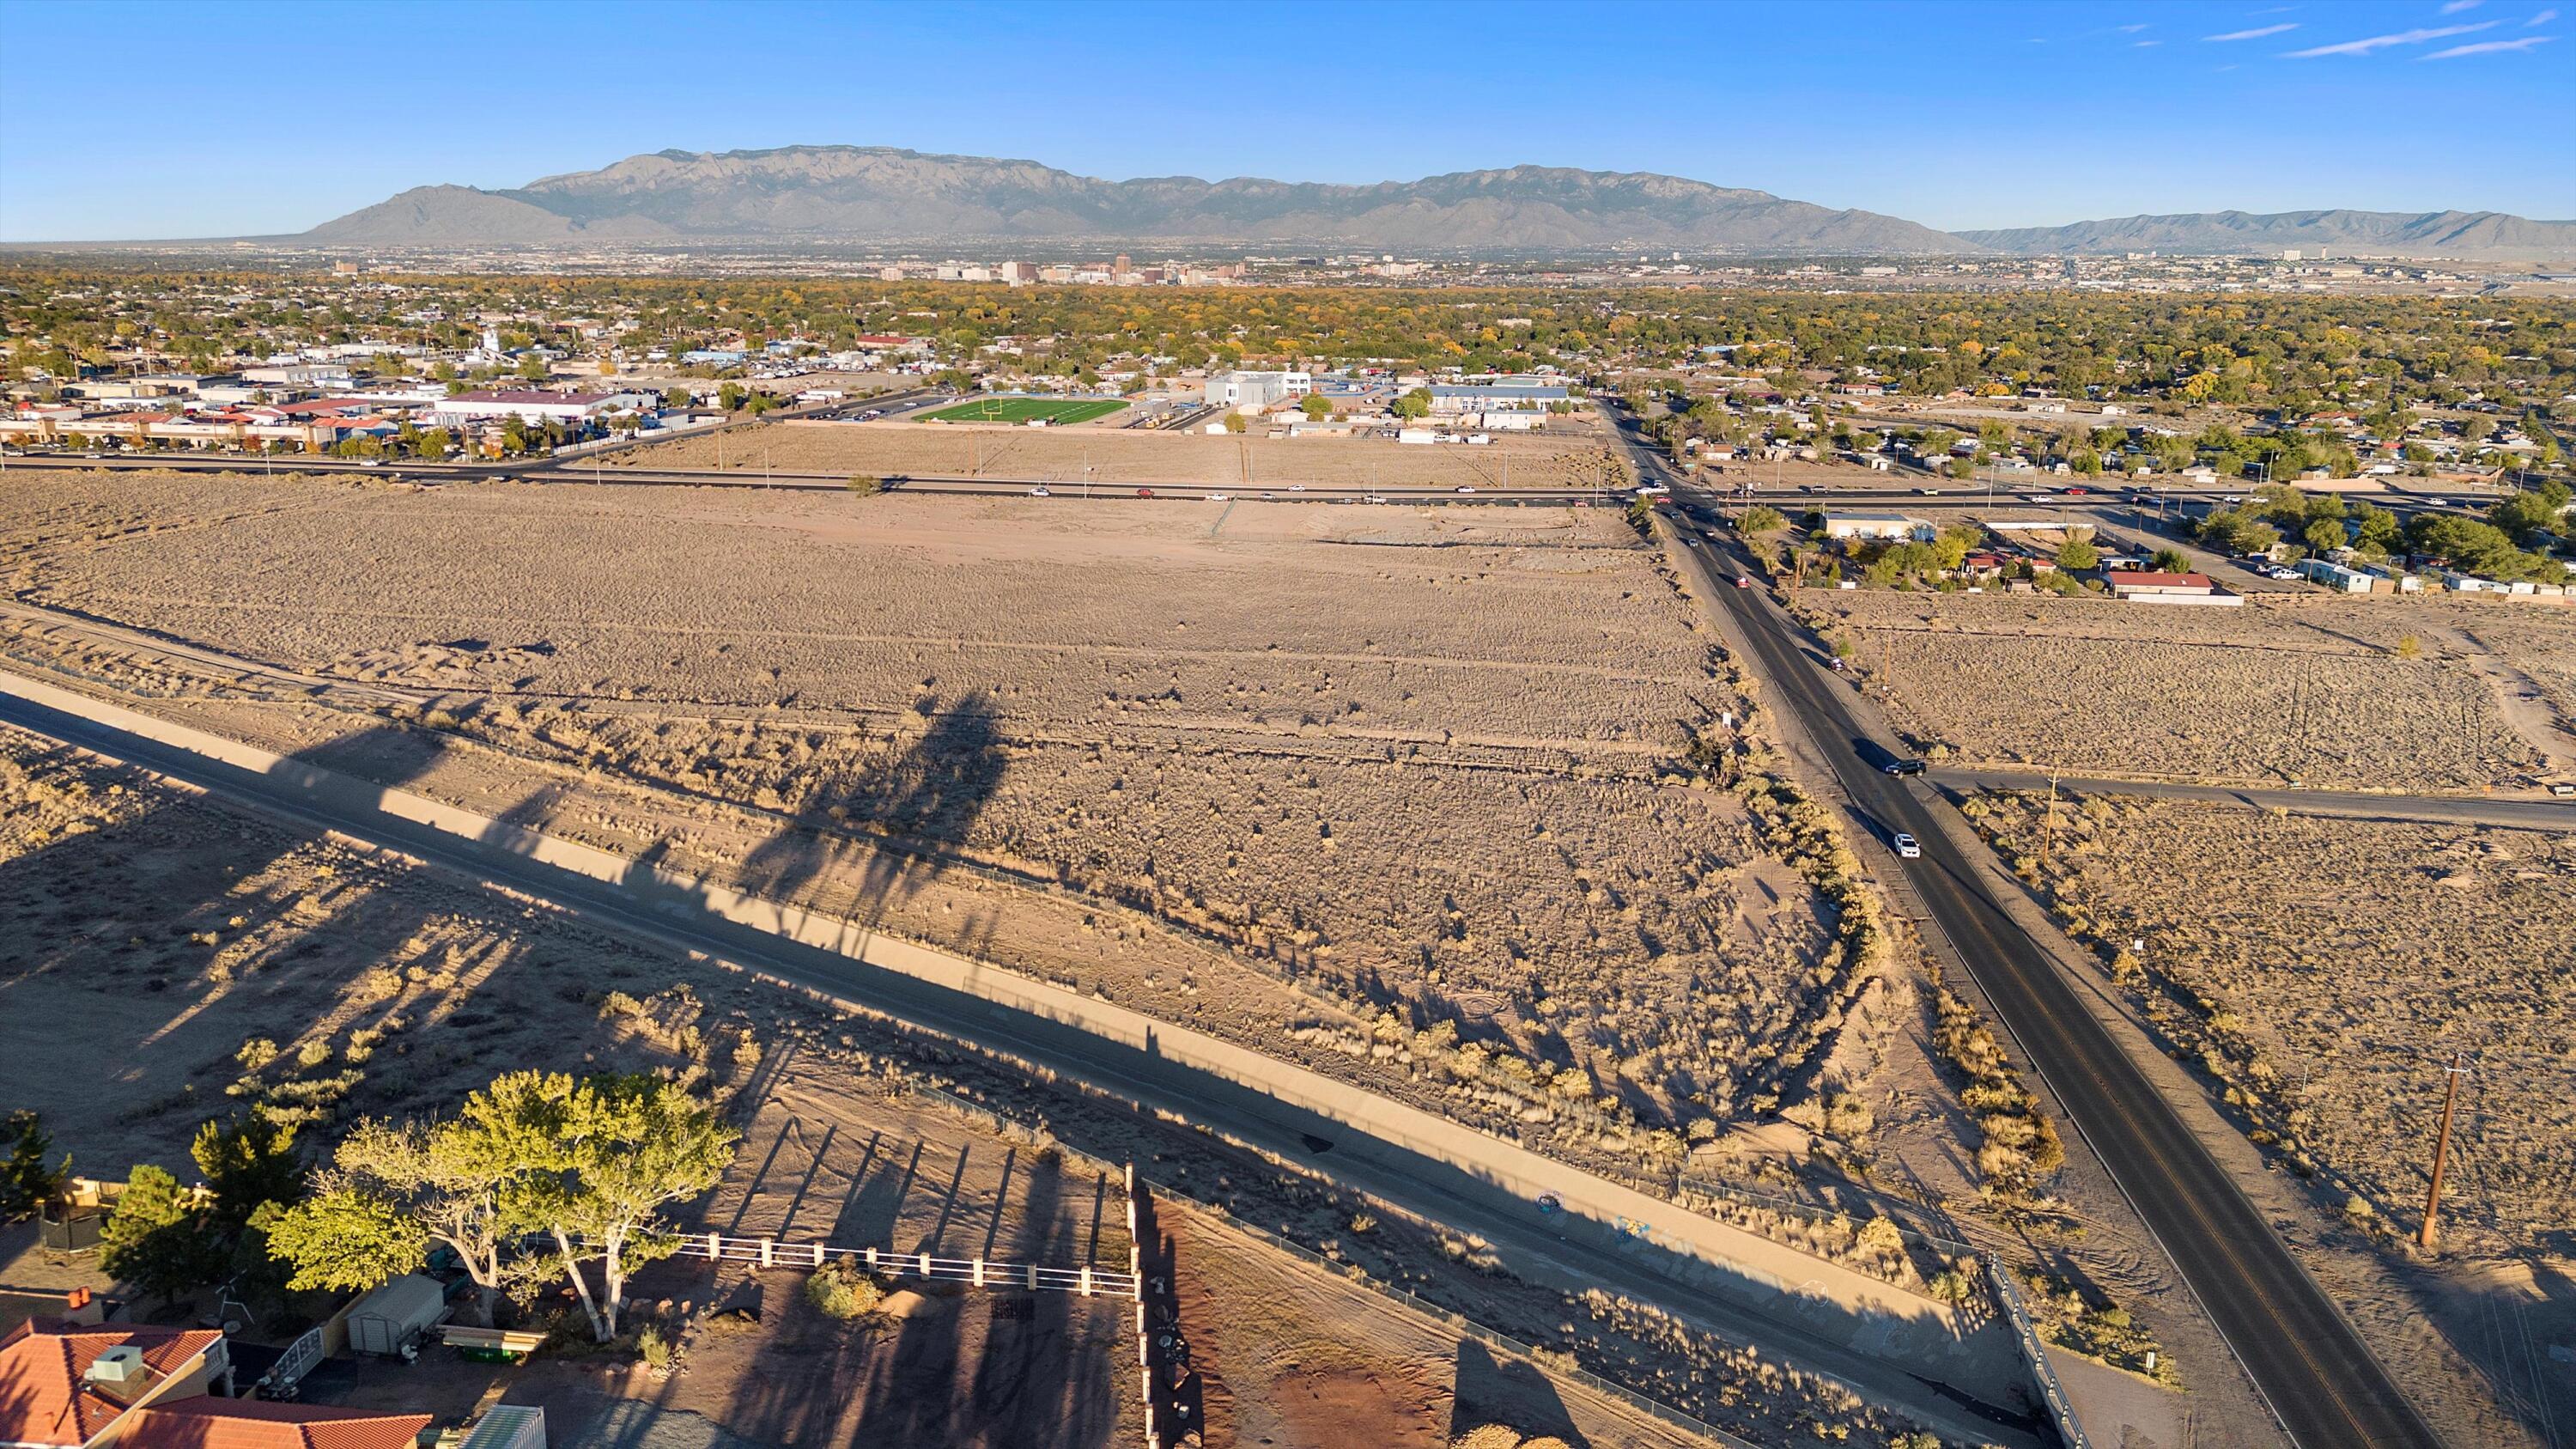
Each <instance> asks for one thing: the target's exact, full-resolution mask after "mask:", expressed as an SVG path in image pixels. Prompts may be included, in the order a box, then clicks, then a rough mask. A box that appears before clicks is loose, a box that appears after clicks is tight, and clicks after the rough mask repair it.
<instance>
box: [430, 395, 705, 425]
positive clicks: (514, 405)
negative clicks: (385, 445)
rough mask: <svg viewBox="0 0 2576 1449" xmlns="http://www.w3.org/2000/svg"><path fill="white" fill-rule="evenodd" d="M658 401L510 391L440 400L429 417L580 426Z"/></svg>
mask: <svg viewBox="0 0 2576 1449" xmlns="http://www.w3.org/2000/svg"><path fill="white" fill-rule="evenodd" d="M661 402H662V400H661V399H660V398H658V397H655V396H654V395H653V394H651V393H643V392H544V391H540V390H538V389H534V388H525V389H522V388H511V389H506V390H497V391H489V392H460V393H458V394H457V395H456V396H454V397H447V398H440V399H439V400H438V401H437V402H435V403H433V404H431V407H430V412H431V416H433V417H435V418H436V419H437V420H438V421H439V422H440V423H441V424H443V425H449V426H453V425H456V424H461V423H479V422H494V421H498V420H499V419H502V418H517V419H518V420H519V421H521V422H523V423H543V422H558V423H582V422H588V421H590V420H591V419H593V418H596V417H599V416H601V415H602V414H605V413H613V412H642V411H646V410H649V409H652V408H656V407H659V406H661Z"/></svg>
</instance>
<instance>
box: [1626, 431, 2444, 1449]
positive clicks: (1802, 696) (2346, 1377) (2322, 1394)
mask: <svg viewBox="0 0 2576 1449" xmlns="http://www.w3.org/2000/svg"><path fill="white" fill-rule="evenodd" d="M1632 453H1635V454H1639V455H1641V456H1638V458H1637V462H1638V466H1639V468H1640V470H1641V476H1644V477H1655V476H1658V474H1659V472H1660V468H1659V465H1655V466H1657V467H1658V472H1645V471H1644V470H1645V469H1646V468H1647V467H1649V466H1650V465H1652V460H1651V459H1649V458H1647V457H1644V456H1642V454H1643V450H1642V449H1637V448H1633V447H1632ZM1708 501H1710V502H1714V501H1715V500H1714V499H1711V500H1708ZM1716 551H1717V550H1716V549H1714V548H1711V547H1695V548H1685V549H1679V550H1676V551H1675V552H1676V553H1678V554H1679V555H1680V556H1681V566H1682V567H1684V568H1687V569H1690V570H1692V571H1694V576H1695V577H1696V580H1697V583H1698V586H1699V587H1700V588H1701V589H1703V590H1704V591H1706V592H1707V593H1708V594H1710V595H1713V596H1714V597H1716V598H1717V599H1718V600H1719V603H1718V607H1720V608H1723V609H1725V610H1727V611H1729V613H1730V614H1732V615H1733V618H1734V622H1735V623H1736V624H1737V626H1738V627H1739V629H1740V631H1741V633H1742V635H1743V637H1744V638H1745V639H1746V640H1747V641H1748V642H1749V643H1750V645H1751V648H1752V651H1753V659H1752V660H1751V663H1752V665H1753V668H1754V670H1755V672H1756V673H1757V674H1759V675H1760V676H1761V677H1762V679H1763V682H1764V683H1765V684H1766V685H1767V686H1768V688H1769V695H1768V697H1769V698H1770V699H1772V700H1773V701H1775V702H1776V704H1777V705H1778V707H1780V708H1783V709H1786V710H1789V711H1791V712H1792V713H1793V714H1794V715H1795V716H1796V717H1797V719H1798V721H1799V722H1800V723H1801V724H1802V725H1803V726H1804V728H1805V731H1806V733H1807V735H1808V736H1809V737H1810V738H1811V739H1812V740H1813V741H1814V743H1815V746H1816V748H1817V749H1819V750H1820V751H1822V752H1823V754H1824V755H1825V757H1826V759H1827V762H1828V763H1829V764H1830V766H1831V767H1832V769H1833V771H1834V773H1835V774H1836V776H1837V777H1838V778H1839V779H1840V780H1841V782H1842V784H1843V787H1844V789H1845V791H1846V793H1847V794H1848V795H1849V796H1850V798H1851V800H1852V802H1853V803H1854V805H1855V806H1856V808H1858V809H1859V810H1860V811H1861V812H1862V813H1863V814H1864V815H1865V816H1867V817H1868V819H1869V821H1870V822H1871V823H1872V824H1873V825H1874V826H1875V827H1876V828H1877V829H1878V830H1880V831H1881V832H1883V833H1892V832H1895V831H1904V832H1907V833H1909V834H1911V835H1913V836H1914V837H1915V839H1917V840H1918V841H1920V842H1921V843H1922V851H1923V853H1922V856H1921V857H1920V858H1919V859H1916V860H1909V861H1903V862H1901V864H1902V865H1903V867H1904V868H1905V871H1906V879H1907V881H1908V883H1909V884H1910V885H1911V886H1912V887H1913V888H1914V891H1915V893H1916V894H1917V895H1918V896H1920V897H1921V899H1922V901H1923V903H1924V905H1925V907H1926V909H1928V910H1929V912H1930V913H1931V916H1932V919H1933V921H1934V923H1935V924H1936V925H1937V927H1938V928H1939V931H1940V934H1941V936H1942V937H1943V938H1945V939H1946V942H1947V944H1948V946H1949V947H1950V948H1951V950H1953V951H1955V952H1956V954H1957V956H1958V958H1959V959H1958V961H1957V963H1956V964H1957V965H1958V966H1959V967H1961V968H1963V969H1965V970H1966V971H1967V972H1968V973H1969V975H1970V976H1971V977H1973V978H1974V980H1975V981H1976V983H1977V985H1978V987H1979V988H1980V989H1981V990H1982V991H1983V992H1984V994H1985V996H1986V998H1987V999H1988V1000H1989V1001H1990V1002H1992V1003H1993V1004H1994V1008H1995V1010H1996V1012H1997V1013H1998V1014H2000V1015H2001V1016H2002V1018H2003V1022H2004V1025H2005V1027H2006V1029H2007V1030H2009V1031H2010V1032H2011V1034H2012V1036H2013V1039H2014V1040H2015V1041H2016V1042H2017V1043H2019V1045H2020V1046H2021V1048H2022V1050H2023V1052H2024V1054H2025V1055H2027V1056H2028V1058H2029V1060H2030V1064H2031V1066H2032V1067H2033V1068H2034V1069H2035V1070H2036V1071H2037V1072H2038V1073H2039V1075H2040V1076H2041V1077H2042V1078H2043V1079H2044V1080H2045V1081H2046V1083H2047V1084H2048V1086H2049V1088H2050V1090H2051V1091H2052V1092H2053V1093H2054V1094H2055V1095H2056V1098H2057V1100H2058V1102H2059V1104H2060V1106H2061V1107H2062V1108H2063V1109H2064V1111H2065V1113H2066V1115H2067V1117H2068V1118H2069V1119H2070V1121H2071V1122H2072V1124H2073V1125H2074V1126H2075V1128H2076V1129H2077V1131H2078V1132H2080V1133H2081V1134H2082V1135H2083V1138H2084V1140H2085V1142H2086V1143H2087V1144H2088V1145H2089V1146H2090V1147H2091V1148H2092V1150H2093V1153H2094V1155H2095V1156H2096V1157H2097V1158H2099V1159H2100V1160H2101V1162H2102V1165H2103V1167H2104V1168H2105V1169H2106V1170H2108V1171H2109V1173H2110V1174H2111V1176H2112V1178H2113V1180H2114V1181H2116V1182H2117V1183H2118V1185H2119V1187H2120V1190H2121V1191H2122V1193H2124V1194H2125V1195H2126V1196H2127V1197H2128V1199H2129V1201H2130V1202H2131V1204H2133V1205H2134V1206H2135V1207H2136V1209H2137V1211H2138V1215H2139V1216H2140V1217H2141V1218H2142V1219H2143V1220H2144V1221H2145V1223H2146V1225H2147V1227H2148V1229H2149V1231H2151V1232H2152V1233H2154V1234H2155V1237H2156V1240H2157V1241H2158V1242H2159V1243H2160V1244H2161V1245H2162V1246H2163V1247H2164V1250H2165V1252H2166V1254H2167V1255H2168V1256H2169V1257H2170V1258H2171V1259H2172V1260H2173V1263H2174V1266H2175V1268H2176V1270H2177V1271H2178V1272H2179V1273H2180V1274H2181V1275H2182V1278H2183V1280H2184V1282H2186V1283H2187V1284H2189V1285H2190V1287H2191V1290H2192V1292H2193V1293H2194V1294H2195V1295H2196V1296H2197V1297H2198V1298H2199V1300H2200V1302H2201V1303H2202V1304H2203V1306H2204V1307H2205V1308H2206V1309H2207V1311H2208V1313H2209V1315H2210V1317H2211V1319H2212V1320H2214V1322H2215V1323H2216V1325H2217V1327H2218V1330H2219V1332H2220V1333H2221V1334H2222V1335H2223V1336H2224V1337H2225V1338H2226V1340H2227V1342H2228V1345H2229V1346H2230V1348H2232V1349H2233V1350H2234V1352H2235V1354H2236V1356H2237V1358H2238V1360H2239V1361H2240V1362H2242V1363H2243V1364H2244V1365H2245V1368H2246V1371H2247V1372H2248V1373H2249V1374H2250V1375H2251V1376H2252V1377H2253V1379H2254V1382H2255V1385H2256V1387H2257V1388H2258V1389H2259V1391H2260V1392H2261V1393H2262V1395H2263V1396H2264V1398H2265V1399H2266V1400H2267V1401H2269V1403H2270V1404H2271V1406H2272V1409H2273V1412H2274V1413H2275V1414H2276V1415H2277V1416H2278V1417H2279V1419H2280V1421H2281V1424H2282V1427H2283V1428H2284V1429H2285V1430H2286V1431H2287V1432H2288V1433H2289V1435H2290V1437H2291V1438H2292V1439H2293V1440H2294V1441H2296V1442H2297V1443H2298V1444H2299V1445H2301V1446H2302V1449H2364V1446H2368V1449H2382V1446H2386V1449H2438V1446H2439V1445H2440V1444H2441V1440H2440V1438H2439V1437H2438V1436H2437V1435H2435V1433H2434V1432H2433V1430H2432V1427H2431V1426H2430V1425H2429V1424H2427V1423H2426V1422H2425V1420H2424V1418H2423V1416H2422V1415H2421V1414H2419V1413H2418V1412H2417V1411H2416V1409H2415V1407H2414V1406H2413V1405H2412V1404H2410V1403H2409V1402H2408V1401H2407V1399H2406V1397H2405V1395H2404V1394H2403V1393H2401V1392H2400V1391H2399V1390H2398V1388H2397V1385H2396V1383H2395V1381H2394V1380H2392V1379H2391V1378H2390V1377H2389V1376H2388V1372H2387V1370H2386V1369H2385V1368H2384V1367H2383V1366H2381V1364H2380V1363H2379V1361H2378V1360H2377V1359H2375V1358H2373V1357H2372V1356H2371V1354H2370V1350H2369V1349H2368V1348H2367V1347H2366V1346H2364V1345H2363V1343H2362V1341H2361V1338H2360V1336H2359V1335H2358V1334H2356V1333H2355V1332H2354V1331H2353V1329H2352V1326H2351V1324H2349V1323H2347V1322H2346V1321H2345V1320H2344V1318H2343V1315H2342V1314H2341V1313H2339V1312H2338V1311H2337V1310H2336V1308H2335V1305H2334V1303H2333V1301H2332V1300H2330V1299H2328V1298H2327V1297H2326V1295H2325V1292H2324V1290H2323V1289H2321V1288H2319V1287H2318V1286H2317V1284H2316V1282H2315V1281H2314V1280H2313V1279H2311V1278H2310V1277H2309V1276H2308V1275H2307V1273H2306V1271H2305V1270H2304V1269H2302V1268H2301V1267H2300V1266H2299V1264H2298V1261H2297V1260H2296V1259H2295V1258H2293V1257H2292V1256H2291V1255H2290V1251H2289V1249H2288V1248H2287V1247H2286V1246H2284V1245H2283V1244H2282V1242H2281V1240H2280V1239H2279V1238H2278V1237H2276V1236H2274V1234H2273V1232H2272V1230H2271V1227H2270V1225H2269V1224H2267V1223H2266V1222H2265V1221H2264V1220H2263V1217H2262V1215H2261V1214H2260V1213H2258V1212H2257V1211H2256V1210H2255V1208H2254V1205H2253V1204H2252V1203H2251V1202H2250V1201H2248V1200H2247V1198H2246V1196H2245V1194H2244V1193H2243V1192H2242V1191H2241V1190H2240V1189H2239V1188H2238V1187H2237V1185H2236V1183H2235V1182H2234V1180H2233V1179H2231V1178H2230V1177H2229V1176H2228V1174H2227V1172H2226V1170H2225V1169H2224V1168H2222V1167H2220V1166H2219V1165H2218V1163H2217V1161H2216V1160H2215V1159H2213V1158H2212V1157H2211V1156H2210V1155H2209V1152H2208V1150H2207V1149H2205V1148H2204V1147H2203V1146H2202V1145H2201V1144H2200V1142H2199V1141H2198V1140H2197V1139H2196V1138H2194V1137H2193V1136H2192V1134H2191V1132H2190V1130H2189V1129H2188V1128H2187V1127H2186V1126H2185V1125H2184V1124H2183V1122H2182V1121H2181V1119H2180V1118H2179V1117H2178V1116H2176V1115H2175V1113H2174V1111H2173V1109H2172V1107H2171V1106H2170V1105H2168V1104H2167V1103H2166V1101H2165V1100H2164V1098H2163V1097H2162V1096H2161V1095H2160V1094H2159V1093H2158V1092H2157V1091H2156V1089H2155V1086H2154V1084H2153V1083H2152V1082H2150V1081H2149V1080H2148V1079H2147V1076H2146V1074H2145V1073H2144V1072H2142V1071H2141V1070H2140V1069H2139V1068H2138V1066H2137V1064H2136V1063H2135V1062H2133V1061H2131V1060H2130V1058H2129V1056H2128V1055H2127V1053H2126V1052H2125V1051H2124V1050H2123V1049H2122V1048H2121V1045H2120V1043H2119V1042H2118V1041H2116V1040H2115V1039H2113V1037H2112V1035H2111V1033H2110V1030H2109V1029H2108V1028H2107V1027H2105V1026H2104V1025H2103V1023H2102V1022H2100V1021H2099V1020H2097V1019H2096V1018H2095V1017H2094V1015H2093V1014H2092V1012H2091V1011H2090V1010H2089V1009H2088V1008H2087V1007H2086V1005H2085V1003H2084V1001H2083V1000H2082V998H2081V997H2079V996H2078V995H2077V993H2076V989H2075V986H2074V984H2073V983H2072V982H2070V981H2068V980H2067V979H2066V977H2065V976H2064V975H2062V974H2061V973H2060V971H2059V969H2058V967H2057V966H2056V964H2055V963H2054V962H2053V961H2052V960H2051V959H2050V956H2049V953H2048V952H2047V951H2045V950H2044V949H2042V947H2041V946H2040V944H2039V943H2038V942H2036V941H2034V940H2033V939H2032V938H2031V937H2030V935H2029V934H2028V933H2027V932H2026V931H2025V930H2023V928H2022V927H2021V926H2020V925H2019V924H2018V923H2016V922H2015V921H2014V920H2013V918H2012V917H2011V916H2010V915H2009V914H2008V913H2007V912H2006V911H2005V910H2004V907H2003V904H2002V903H2001V901H1999V900H1998V899H1996V897H1995V896H1994V894H1993V893H1992V889H1991V887H1990V886H1989V885H1988V883H1987V881H1986V878H1985V876H1984V875H1983V874H1982V873H1981V872H1979V871H1978V870H1977V869H1975V868H1974V865H1973V863H1972V862H1971V861H1970V860H1969V859H1968V857H1967V856H1966V855H1965V853H1964V852H1963V851H1962V850H1961V849H1960V847H1958V846H1957V845H1956V844H1955V843H1954V842H1953V841H1952V838H1951V835H1950V833H1949V832H1948V831H1946V830H1943V829H1941V828H1940V827H1939V825H1938V824H1936V823H1935V821H1934V819H1933V815H1932V812H1933V811H1934V810H1935V809H1947V808H1949V807H1947V806H1946V805H1939V804H1937V803H1935V801H1934V800H1933V799H1932V798H1930V797H1929V795H1928V792H1927V793H1926V794H1924V795H1918V794H1916V793H1915V792H1914V790H1912V789H1910V788H1908V786H1907V784H1906V782H1905V781H1904V780H1902V779H1900V778H1898V777H1895V776H1890V775H1887V774H1884V773H1882V772H1881V771H1879V770H1878V769H1876V768H1874V767H1873V766H1871V765H1870V764H1869V763H1868V762H1866V761H1864V760H1863V759H1862V758H1861V755H1860V752H1859V750H1858V749H1857V748H1856V747H1855V745H1854V743H1853V742H1854V741H1855V740H1858V739H1862V738H1865V737H1866V731H1864V730H1863V729H1862V728H1861V726H1860V725H1859V722H1858V721H1857V720H1856V719H1855V717H1854V716H1853V713H1852V711H1851V709H1850V707H1849V704H1848V701H1847V700H1846V699H1845V698H1844V696H1843V694H1842V691H1843V690H1845V689H1847V688H1849V686H1848V685H1847V684H1842V683H1838V682H1836V680H1835V679H1834V677H1833V676H1831V675H1830V674H1828V673H1827V672H1826V671H1825V670H1823V669H1820V668H1819V667H1818V666H1817V664H1816V662H1815V659H1814V657H1813V656H1812V655H1811V654H1810V653H1809V652H1808V651H1807V649H1806V648H1805V646H1804V644H1803V640H1802V635H1803V631H1802V629H1801V628H1800V626H1799V625H1798V624H1797V623H1796V621H1794V620H1793V619H1791V618H1790V617H1789V615H1788V613H1787V611H1786V610H1785V609H1784V608H1782V607H1781V605H1780V604H1779V603H1777V602H1776V601H1775V600H1774V599H1773V598H1772V596H1771V593H1770V591H1769V590H1768V589H1759V588H1757V589H1738V588H1734V587H1732V586H1731V585H1730V584H1729V582H1728V581H1727V580H1726V579H1724V578H1722V577H1721V569H1720V565H1719V563H1718V561H1717V560H1716V559H1714V558H1712V557H1711V555H1712V554H1713V553H1715V552H1716ZM1745 566H1747V562H1746V561H1744V560H1741V559H1738V560H1737V562H1736V563H1735V564H1734V567H1737V568H1742V567H1745ZM1940 945H1941V942H1938V941H1936V942H1934V943H1933V948H1934V949H1935V950H1936V951H1937V950H1938V949H1939V948H1940Z"/></svg>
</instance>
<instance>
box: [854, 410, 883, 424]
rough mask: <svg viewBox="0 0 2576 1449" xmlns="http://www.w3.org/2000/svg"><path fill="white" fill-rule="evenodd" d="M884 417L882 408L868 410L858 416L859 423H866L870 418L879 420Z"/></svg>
mask: <svg viewBox="0 0 2576 1449" xmlns="http://www.w3.org/2000/svg"><path fill="white" fill-rule="evenodd" d="M884 416H885V409H884V408H870V409H868V410H867V411H866V412H863V413H861V414H859V421H860V422H863V423H864V422H866V421H867V420H868V419H870V418H881V417H884Z"/></svg>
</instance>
